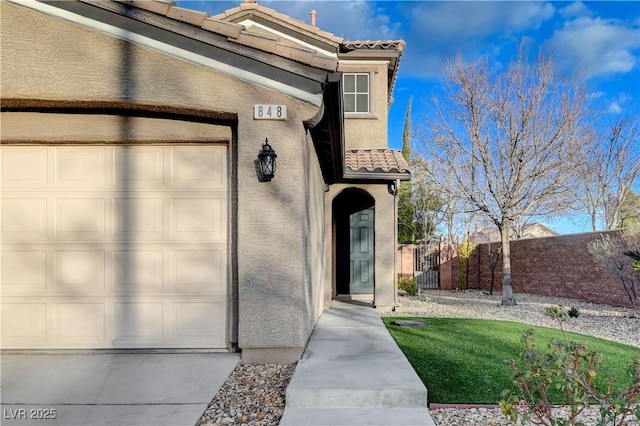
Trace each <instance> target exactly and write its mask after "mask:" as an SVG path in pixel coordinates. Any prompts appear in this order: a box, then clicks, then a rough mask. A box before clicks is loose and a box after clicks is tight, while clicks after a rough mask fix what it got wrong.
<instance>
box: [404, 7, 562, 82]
mask: <svg viewBox="0 0 640 426" xmlns="http://www.w3.org/2000/svg"><path fill="white" fill-rule="evenodd" d="M407 4H408V5H409V6H410V7H411V10H409V11H408V13H407V18H408V19H409V21H410V23H411V26H410V28H409V32H408V35H407V38H406V40H407V55H406V56H405V58H406V60H405V61H403V68H404V70H405V71H407V72H408V73H410V74H413V75H418V76H422V77H440V76H441V75H442V71H443V69H444V66H445V63H446V60H447V58H452V57H454V56H455V55H456V54H458V53H460V54H463V55H464V54H465V53H466V54H469V53H471V54H473V55H478V54H489V55H490V56H494V55H497V54H498V53H499V52H500V51H501V50H502V48H503V47H504V45H505V43H507V44H508V50H512V49H513V48H514V47H515V46H517V45H518V43H519V42H520V41H521V40H522V37H523V36H524V34H523V33H524V32H526V31H527V30H535V29H538V28H539V27H540V26H541V25H542V24H543V23H544V22H545V21H546V20H548V19H550V18H552V17H553V16H554V13H555V8H554V7H553V5H552V4H551V3H549V2H542V1H536V2H525V1H521V2H456V1H453V2H429V1H425V2H409V3H407Z"/></svg>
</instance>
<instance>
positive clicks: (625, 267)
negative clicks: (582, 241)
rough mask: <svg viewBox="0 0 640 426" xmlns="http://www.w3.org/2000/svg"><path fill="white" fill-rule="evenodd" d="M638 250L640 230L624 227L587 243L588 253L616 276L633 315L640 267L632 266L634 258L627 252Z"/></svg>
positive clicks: (639, 287) (639, 297) (639, 291)
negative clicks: (615, 233)
mask: <svg viewBox="0 0 640 426" xmlns="http://www.w3.org/2000/svg"><path fill="white" fill-rule="evenodd" d="M639 250H640V230H638V229H625V230H624V231H622V232H621V233H620V234H617V235H610V234H605V235H603V236H602V237H600V238H599V239H597V240H594V241H592V242H590V243H589V253H591V255H592V256H593V257H594V258H595V259H596V260H597V261H598V262H599V263H600V264H601V265H602V267H603V268H604V270H605V271H607V272H608V273H609V274H610V275H611V276H612V277H614V278H616V279H617V280H618V282H619V283H620V285H621V286H622V288H623V289H624V292H625V294H626V295H627V297H628V298H629V302H630V303H631V306H632V307H633V310H634V313H635V315H637V313H638V308H639V306H638V303H639V301H640V269H635V268H634V259H633V257H630V256H629V255H628V253H636V252H637V251H639Z"/></svg>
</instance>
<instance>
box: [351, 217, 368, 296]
mask: <svg viewBox="0 0 640 426" xmlns="http://www.w3.org/2000/svg"><path fill="white" fill-rule="evenodd" d="M349 247H350V252H349V293H350V294H363V293H364V294H366V293H373V209H365V210H362V211H359V212H356V213H353V214H352V215H350V216H349Z"/></svg>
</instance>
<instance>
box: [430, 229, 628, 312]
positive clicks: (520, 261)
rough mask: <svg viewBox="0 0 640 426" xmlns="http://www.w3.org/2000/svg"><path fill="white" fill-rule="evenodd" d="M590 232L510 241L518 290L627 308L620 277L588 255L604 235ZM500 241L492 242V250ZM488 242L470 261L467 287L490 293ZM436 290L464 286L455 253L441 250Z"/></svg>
mask: <svg viewBox="0 0 640 426" xmlns="http://www.w3.org/2000/svg"><path fill="white" fill-rule="evenodd" d="M618 232H619V231H607V232H589V233H584V234H571V235H561V236H557V237H544V238H530V239H523V240H514V241H512V242H511V274H512V279H513V284H514V290H515V293H516V300H517V295H518V293H531V294H538V295H542V296H552V297H567V298H571V299H578V300H584V301H587V302H593V303H604V304H609V305H614V306H626V307H631V303H630V302H629V299H628V298H627V295H626V293H625V292H624V289H623V288H622V286H621V285H620V284H619V283H618V281H617V280H616V279H614V278H612V277H611V276H610V275H608V274H607V273H606V271H604V270H603V269H602V268H601V267H600V265H599V264H598V263H597V262H596V260H595V259H594V258H593V257H592V256H591V254H589V251H588V244H589V242H591V241H593V240H595V239H598V238H600V237H601V236H602V235H604V234H616V233H618ZM499 245H500V243H493V248H494V249H493V252H494V253H495V250H497V248H498V247H499ZM488 255H489V249H488V245H487V244H480V245H478V246H477V247H476V248H475V250H474V252H473V253H472V255H471V258H470V259H469V288H471V289H480V290H486V291H489V287H490V285H491V270H490V267H489V257H488ZM440 288H441V289H442V290H455V289H459V288H462V286H461V285H460V278H459V272H458V258H457V256H456V255H455V253H452V254H450V255H449V256H448V257H447V256H446V255H445V254H444V253H443V255H442V263H441V265H440ZM494 291H502V258H500V259H499V260H498V264H497V266H496V271H495V281H494Z"/></svg>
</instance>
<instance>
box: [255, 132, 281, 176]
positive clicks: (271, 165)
mask: <svg viewBox="0 0 640 426" xmlns="http://www.w3.org/2000/svg"><path fill="white" fill-rule="evenodd" d="M276 157H277V155H276V152H275V151H274V150H273V148H271V145H269V140H268V139H267V138H265V139H264V145H262V150H260V154H258V164H259V166H260V175H261V177H262V180H264V181H270V180H271V179H273V176H274V175H275V174H276Z"/></svg>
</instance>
